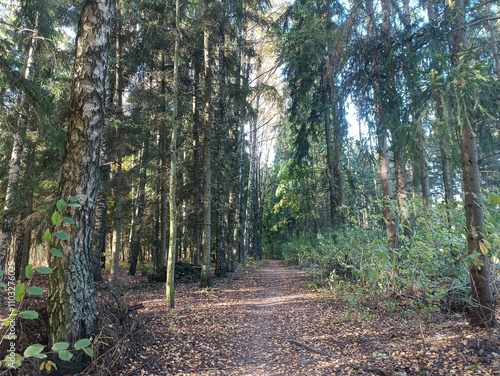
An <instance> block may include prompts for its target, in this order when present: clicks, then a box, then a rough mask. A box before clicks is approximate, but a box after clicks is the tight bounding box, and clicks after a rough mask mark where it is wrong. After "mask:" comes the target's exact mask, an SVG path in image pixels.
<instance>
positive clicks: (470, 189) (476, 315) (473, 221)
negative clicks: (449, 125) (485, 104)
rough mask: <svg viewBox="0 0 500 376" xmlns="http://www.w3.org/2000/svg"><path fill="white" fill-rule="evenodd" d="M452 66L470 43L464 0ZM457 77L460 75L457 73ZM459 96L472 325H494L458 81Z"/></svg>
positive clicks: (471, 141)
mask: <svg viewBox="0 0 500 376" xmlns="http://www.w3.org/2000/svg"><path fill="white" fill-rule="evenodd" d="M451 10H452V17H453V18H452V20H453V22H452V26H453V30H454V33H453V40H452V46H451V51H452V65H453V67H454V68H455V69H467V68H466V67H460V65H461V63H462V61H461V54H462V52H464V50H465V46H466V45H467V36H466V31H465V30H466V26H465V25H466V21H465V5H464V1H463V0H456V1H455V2H454V3H453V6H452V9H451ZM456 77H461V75H457V76H456ZM455 85H456V87H455V90H456V91H457V92H456V98H457V103H456V106H457V114H458V115H457V122H458V134H459V141H460V149H461V151H462V157H463V159H462V178H463V187H464V196H465V197H464V205H465V221H466V224H465V227H466V230H467V250H468V253H469V254H470V255H477V258H478V261H480V263H478V262H476V261H475V262H472V263H471V265H470V267H469V272H470V281H471V294H472V307H471V308H472V310H471V317H470V320H471V324H472V325H479V326H491V325H493V324H495V323H496V319H495V311H494V302H493V292H492V289H491V278H490V261H489V258H488V254H487V252H484V251H483V249H482V248H481V242H482V240H483V234H484V228H483V227H484V218H483V203H482V196H481V172H480V170H479V163H478V148H477V141H476V136H475V132H474V130H473V129H472V124H471V122H470V119H469V117H468V104H467V103H466V102H465V98H464V97H463V94H462V93H461V91H460V90H461V89H460V87H459V84H458V83H457V84H455Z"/></svg>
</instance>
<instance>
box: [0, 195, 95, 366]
mask: <svg viewBox="0 0 500 376" xmlns="http://www.w3.org/2000/svg"><path fill="white" fill-rule="evenodd" d="M77 201H78V200H77V198H76V197H74V196H70V197H69V199H68V201H65V200H63V199H60V200H58V201H57V202H56V210H55V211H54V213H53V214H52V216H51V220H52V224H53V225H54V226H55V227H56V228H58V229H57V230H55V231H54V232H53V233H52V232H51V231H50V230H49V229H47V230H46V231H45V233H44V234H43V240H44V241H45V242H46V243H49V242H51V241H52V240H53V239H54V238H55V239H57V242H61V241H69V240H70V235H69V233H68V232H66V231H65V230H63V229H61V228H60V225H61V224H65V225H72V224H74V223H75V222H74V220H73V219H72V218H70V217H67V216H65V215H64V213H65V212H66V210H67V208H69V207H70V208H77V207H79V206H80V205H79V204H78V202H77ZM57 242H55V243H56V244H57ZM49 253H50V254H52V255H53V256H55V257H61V258H62V257H64V254H63V252H62V251H61V250H60V249H59V248H55V247H53V248H50V249H49ZM52 271H53V270H52V268H50V267H48V266H39V267H37V268H35V266H34V265H32V264H29V265H27V267H26V270H25V276H26V279H27V281H26V282H19V281H15V279H14V275H6V274H5V270H0V275H4V276H5V277H7V278H6V280H5V281H6V282H7V283H5V282H1V283H0V288H5V289H7V290H8V296H9V298H8V299H9V309H10V314H9V317H7V318H6V319H5V320H4V321H3V322H2V325H3V326H4V327H6V328H7V329H6V331H5V334H4V335H3V337H2V338H0V344H1V343H2V342H3V341H4V340H9V341H11V342H10V346H9V351H8V353H7V355H6V356H5V358H4V359H3V360H2V361H0V366H5V367H7V368H12V369H17V368H19V367H21V363H22V361H23V360H24V359H26V358H36V359H46V358H47V356H48V354H50V353H57V355H58V357H59V359H61V360H63V361H69V360H71V358H72V357H73V355H74V354H73V352H72V351H83V352H85V354H87V355H88V356H93V350H92V348H91V347H90V346H91V341H90V340H89V339H87V338H84V339H81V340H79V341H77V342H76V343H75V344H74V345H73V348H72V349H70V344H69V343H68V342H57V343H54V344H53V345H52V347H51V348H50V351H45V348H46V346H44V345H41V344H39V343H35V344H32V345H30V346H28V347H27V348H26V349H25V350H24V352H23V353H22V354H19V353H17V352H15V343H14V342H13V341H14V340H15V339H16V334H15V327H14V325H15V321H16V318H21V319H25V320H35V319H38V317H39V315H38V312H36V311H32V310H24V311H23V310H21V308H22V306H23V302H24V301H25V298H26V296H27V295H26V294H28V295H33V296H42V295H43V293H44V290H43V289H42V288H40V287H37V286H31V282H32V280H33V277H34V275H35V273H39V274H42V275H48V274H51V273H52ZM16 304H17V305H18V306H17V307H15V305H16ZM52 368H57V366H56V364H55V363H54V362H52V361H51V360H44V361H43V362H41V364H40V370H45V371H47V372H50V371H51V370H52Z"/></svg>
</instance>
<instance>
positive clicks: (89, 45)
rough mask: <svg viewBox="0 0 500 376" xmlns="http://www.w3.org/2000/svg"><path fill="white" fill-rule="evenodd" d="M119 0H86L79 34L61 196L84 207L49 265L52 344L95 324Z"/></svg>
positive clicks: (88, 332)
mask: <svg viewBox="0 0 500 376" xmlns="http://www.w3.org/2000/svg"><path fill="white" fill-rule="evenodd" d="M113 19H114V2H113V1H109V0H87V1H86V2H85V3H84V5H83V9H82V11H81V14H80V21H79V24H78V33H77V38H76V53H75V63H74V73H73V84H72V88H71V96H70V108H69V114H68V123H69V124H68V131H67V136H66V145H65V149H64V157H63V163H62V169H61V180H60V183H59V192H58V197H61V198H63V199H68V197H70V196H76V198H77V199H78V203H79V205H80V206H79V208H77V209H76V210H75V212H74V213H73V214H71V216H72V217H73V218H74V220H75V224H74V225H72V227H71V230H70V231H69V232H70V236H71V240H70V241H69V242H62V251H63V253H64V257H63V258H59V257H55V256H53V255H51V256H50V257H49V265H50V267H51V268H52V269H53V273H52V274H50V276H49V298H48V302H47V311H48V316H49V326H50V328H49V346H52V344H54V343H56V342H61V341H65V342H70V343H75V342H76V341H77V340H79V339H81V338H88V337H90V336H91V335H92V334H94V333H95V330H96V323H97V320H96V303H95V290H94V280H93V275H92V270H91V255H92V248H91V246H92V232H93V226H92V225H93V218H94V211H95V204H96V198H97V191H98V183H99V157H100V153H99V150H100V147H101V141H102V133H103V127H104V109H105V95H106V89H105V85H106V74H107V68H108V57H109V48H110V40H111V34H112V32H113V27H112V23H113Z"/></svg>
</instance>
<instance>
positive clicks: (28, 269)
mask: <svg viewBox="0 0 500 376" xmlns="http://www.w3.org/2000/svg"><path fill="white" fill-rule="evenodd" d="M24 274H25V275H26V278H28V279H31V278H33V265H32V264H28V265H26V269H24Z"/></svg>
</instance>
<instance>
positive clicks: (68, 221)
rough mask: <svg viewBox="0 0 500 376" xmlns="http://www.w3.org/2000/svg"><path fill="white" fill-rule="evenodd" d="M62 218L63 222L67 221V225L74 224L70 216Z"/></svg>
mask: <svg viewBox="0 0 500 376" xmlns="http://www.w3.org/2000/svg"><path fill="white" fill-rule="evenodd" d="M62 220H63V222H64V223H67V224H69V225H74V224H75V221H74V220H73V218H70V217H62Z"/></svg>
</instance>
